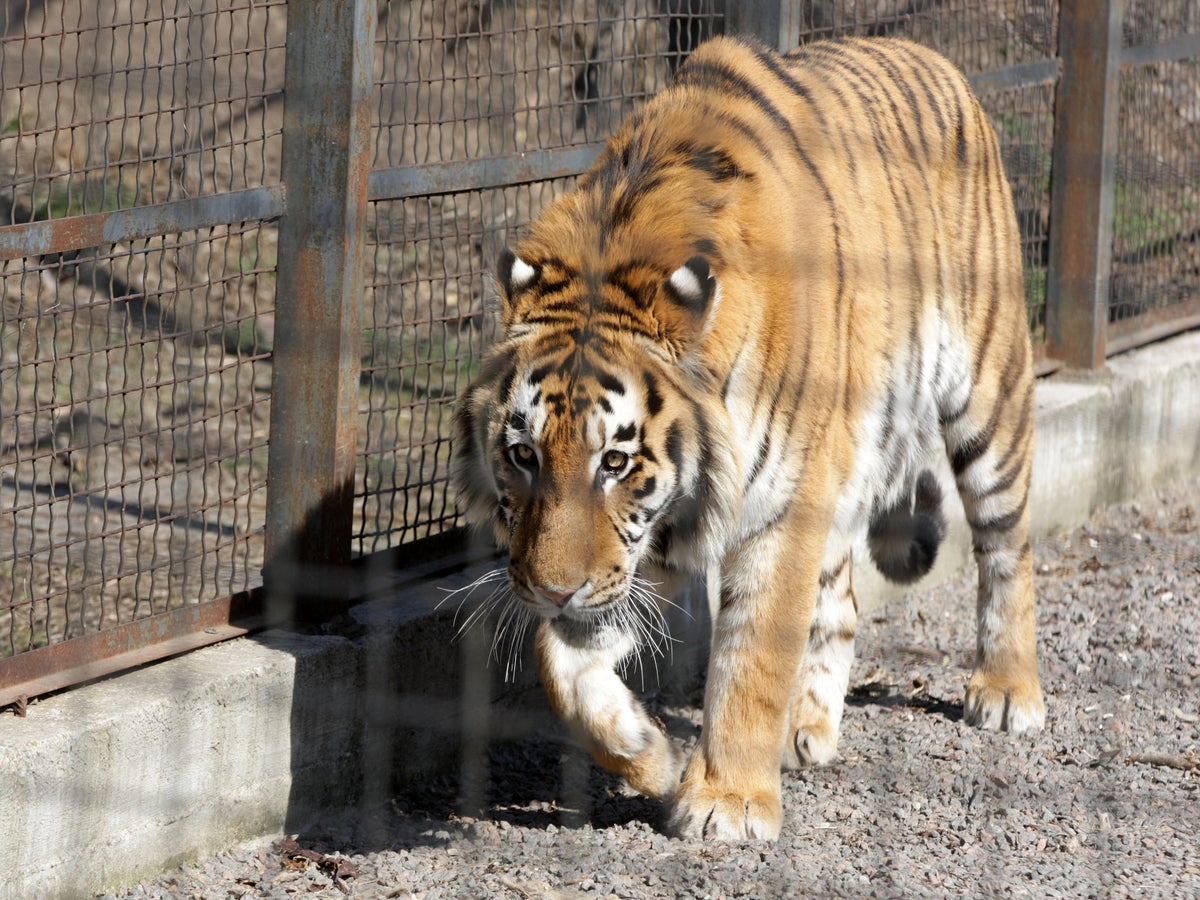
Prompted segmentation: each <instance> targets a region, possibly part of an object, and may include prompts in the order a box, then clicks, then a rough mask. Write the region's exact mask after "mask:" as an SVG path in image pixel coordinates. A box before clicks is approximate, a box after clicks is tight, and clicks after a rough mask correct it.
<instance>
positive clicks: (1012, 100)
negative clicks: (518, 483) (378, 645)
mask: <svg viewBox="0 0 1200 900" xmlns="http://www.w3.org/2000/svg"><path fill="white" fill-rule="evenodd" d="M0 29H2V32H0V34H2V36H0V47H2V51H0V52H2V58H0V77H2V84H0V262H2V265H3V269H2V271H0V279H2V282H3V297H2V300H3V307H2V312H0V705H5V704H11V703H17V704H18V706H19V705H20V704H21V703H22V702H23V698H24V697H27V696H34V695H37V694H41V693H45V692H47V691H51V690H55V689H58V688H61V687H64V686H68V685H71V684H76V683H79V682H81V681H83V680H86V679H89V678H92V677H96V676H98V675H101V674H105V673H108V672H112V671H116V670H119V669H121V668H124V667H127V666H130V665H134V664H137V663H141V662H145V661H148V660H151V659H155V658H159V657H163V656H166V655H169V654H172V653H176V652H179V651H181V650H184V649H187V648H190V647H195V646H199V645H202V644H205V643H210V642H213V641H217V640H221V639H224V638H227V637H229V636H231V635H235V634H240V633H244V632H245V631H246V630H247V629H250V628H254V627H258V626H260V625H261V624H262V623H263V622H266V621H270V620H272V619H273V618H274V617H278V616H307V617H312V618H320V617H325V616H329V615H332V614H335V613H336V612H338V611H339V610H341V609H344V608H345V607H346V605H347V604H348V603H349V602H351V601H352V600H353V599H354V598H355V596H357V595H359V594H361V592H362V591H363V590H364V583H365V582H364V578H363V572H364V571H366V570H368V569H370V567H371V566H372V565H374V564H376V563H379V562H381V561H382V562H384V563H386V565H387V566H393V565H409V564H411V563H412V562H413V561H421V560H423V559H426V558H428V557H430V556H431V555H433V554H435V553H438V552H443V550H444V549H445V548H446V547H452V546H453V536H454V535H456V534H458V531H457V527H458V525H459V519H458V515H457V513H456V510H455V507H454V503H453V498H452V497H451V496H450V495H449V494H448V492H447V466H448V459H449V452H450V446H449V441H448V436H449V428H448V422H449V415H450V411H451V404H452V402H453V398H454V397H455V395H456V394H457V393H458V392H459V390H461V389H462V388H463V386H464V385H465V384H466V383H467V380H468V378H469V377H470V376H471V374H472V372H473V371H474V370H475V367H476V365H477V362H478V361H479V359H480V356H481V354H482V352H483V350H484V348H485V347H486V346H487V345H488V343H489V341H490V340H492V339H493V337H494V334H493V327H494V326H493V319H492V316H491V313H490V307H489V292H490V287H489V274H488V273H489V271H490V269H491V266H492V263H493V261H494V260H495V259H496V256H497V254H498V252H499V250H500V248H502V247H503V246H504V245H505V244H507V243H511V242H513V241H514V240H515V237H516V235H518V234H519V233H520V230H521V229H522V227H523V226H524V225H525V224H526V223H528V222H529V221H530V219H531V218H532V217H533V216H534V215H536V213H537V212H538V210H539V209H541V208H542V207H543V206H544V205H545V204H546V203H547V202H548V200H549V199H550V198H552V197H553V196H555V195H556V194H558V193H560V192H561V191H563V190H565V189H567V188H569V187H570V185H571V184H572V183H573V180H574V178H575V177H576V176H578V175H579V174H580V173H581V172H583V171H584V170H585V169H586V168H587V167H588V165H589V164H590V163H591V162H592V161H593V160H594V159H595V158H596V156H597V155H598V153H599V150H600V147H601V146H602V143H603V141H604V139H605V137H606V135H608V134H609V133H610V132H611V131H612V130H613V128H614V127H615V126H616V124H617V123H618V122H620V121H621V120H622V119H623V118H624V117H625V116H626V115H627V114H628V113H629V112H630V111H632V110H634V109H636V108H638V106H639V105H640V104H641V103H642V102H643V101H644V100H645V99H646V98H647V97H649V96H650V95H652V94H654V93H655V92H656V91H658V90H659V89H661V88H662V87H663V86H664V85H666V84H667V83H668V82H669V81H670V78H671V76H672V72H673V71H674V69H675V68H676V67H677V66H678V64H679V63H680V61H681V60H682V59H683V58H684V57H685V56H686V54H687V53H688V52H689V51H690V49H691V48H693V47H694V46H696V45H697V44H698V43H699V42H701V41H702V40H704V39H705V38H707V37H709V36H711V35H713V34H717V33H720V32H735V31H741V32H751V33H755V34H757V35H759V36H760V37H762V38H763V39H764V40H766V41H767V42H768V43H771V44H773V45H777V46H779V47H781V48H782V49H787V48H790V47H793V46H795V45H797V44H799V43H803V42H805V41H809V40H813V39H818V38H823V37H831V36H837V35H845V34H876V35H884V34H895V35H905V36H908V37H911V38H913V39H915V40H917V41H920V42H922V43H925V44H928V45H931V46H933V47H935V48H937V49H938V50H941V51H942V52H943V53H945V54H947V55H948V56H949V57H950V58H951V59H953V60H954V61H955V62H956V63H957V64H958V65H959V66H961V67H962V68H963V70H964V71H965V72H966V73H967V74H968V76H969V77H970V78H971V80H972V82H973V84H974V86H975V88H976V90H977V92H978V93H979V94H980V96H981V98H982V100H983V103H984V106H985V108H986V109H987V111H988V113H989V114H990V116H991V118H992V122H993V124H994V125H995V128H996V130H997V132H998V134H999V135H1000V139H1001V143H1002V145H1003V150H1004V156H1005V162H1006V165H1007V169H1008V173H1009V176H1010V179H1011V181H1012V185H1013V190H1014V194H1015V198H1016V204H1017V210H1018V216H1019V220H1020V227H1021V233H1022V236H1023V248H1024V255H1025V263H1026V288H1027V303H1028V310H1029V323H1030V327H1031V329H1032V332H1033V335H1034V341H1035V347H1036V355H1037V365H1038V367H1039V371H1041V372H1043V373H1046V372H1050V371H1053V370H1054V369H1056V368H1059V367H1061V366H1068V367H1075V368H1092V367H1098V366H1102V365H1103V364H1104V359H1105V358H1106V356H1107V355H1108V354H1110V353H1112V352H1117V351H1119V350H1123V349H1126V348H1129V347H1133V346H1137V345H1141V344H1144V343H1146V342H1148V341H1151V340H1154V339H1156V338H1159V337H1162V336H1164V335H1167V334H1170V333H1173V332H1176V331H1181V330H1184V329H1186V328H1190V327H1193V326H1195V325H1197V324H1200V292H1198V291H1197V282H1198V281H1200V4H1196V3H1191V2H1186V0H1131V2H1128V3H1126V4H1122V3H1120V2H1117V0H1088V2H1085V0H1061V2H1054V0H1000V2H995V0H978V2H975V0H945V2H938V0H918V2H907V0H905V2H901V0H807V2H787V0H785V2H779V0H775V2H746V3H734V2H722V0H634V2H617V0H590V2H584V0H541V2H534V0H449V2H442V0H404V2H400V0H396V2H378V3H376V2H366V0H304V2H300V0H294V2H291V3H287V2H285V0H191V2H187V3H184V2H182V0H3V3H2V4H0ZM268 473H269V476H270V477H269V479H268ZM447 535H450V536H451V537H447ZM439 542H440V543H439ZM264 572H265V583H266V589H264Z"/></svg>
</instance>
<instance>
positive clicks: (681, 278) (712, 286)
mask: <svg viewBox="0 0 1200 900" xmlns="http://www.w3.org/2000/svg"><path fill="white" fill-rule="evenodd" d="M663 289H664V293H665V294H666V295H667V298H668V300H669V301H670V302H669V303H668V304H666V305H665V306H666V308H663V307H662V306H660V308H659V315H660V317H661V318H662V319H663V320H664V322H665V324H666V326H667V333H668V335H669V336H670V338H671V340H672V342H673V343H676V344H677V345H679V346H680V348H681V349H684V350H685V351H686V350H688V349H691V346H692V344H693V343H694V342H695V341H696V340H697V339H698V338H699V337H700V336H701V335H702V334H703V333H704V331H705V327H706V325H707V323H708V319H709V316H710V315H711V313H712V309H713V306H714V303H713V301H714V298H715V297H716V294H717V279H716V276H715V275H713V274H712V270H711V269H710V267H709V265H708V260H707V259H705V258H704V257H703V256H693V257H692V258H691V259H689V260H688V261H687V262H685V263H684V264H683V265H682V266H680V267H679V268H678V269H676V270H675V271H674V272H672V273H671V277H670V278H668V279H667V283H666V284H665V285H664V286H663Z"/></svg>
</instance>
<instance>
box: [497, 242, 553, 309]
mask: <svg viewBox="0 0 1200 900" xmlns="http://www.w3.org/2000/svg"><path fill="white" fill-rule="evenodd" d="M541 277H542V272H541V269H539V268H538V267H537V266H531V265H530V264H529V263H527V262H525V260H523V259H521V257H519V256H517V254H515V253H513V252H512V251H511V250H509V249H508V248H507V247H505V248H504V251H503V252H502V253H501V254H500V261H499V262H498V263H497V265H496V283H497V284H498V285H499V286H500V303H501V305H502V307H503V309H504V321H505V323H506V324H508V323H510V322H511V320H512V311H513V295H514V294H516V293H518V292H520V291H523V290H525V288H527V287H530V286H531V285H533V284H534V283H535V282H537V280H538V279H539V278H541Z"/></svg>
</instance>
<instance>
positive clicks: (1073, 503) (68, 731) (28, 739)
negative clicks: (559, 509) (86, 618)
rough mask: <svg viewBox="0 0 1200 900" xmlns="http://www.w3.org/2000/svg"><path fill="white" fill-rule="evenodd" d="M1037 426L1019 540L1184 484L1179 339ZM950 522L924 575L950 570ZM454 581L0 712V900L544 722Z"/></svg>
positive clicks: (1185, 399)
mask: <svg viewBox="0 0 1200 900" xmlns="http://www.w3.org/2000/svg"><path fill="white" fill-rule="evenodd" d="M1037 427H1038V449H1037V457H1036V461H1035V480H1034V490H1033V497H1032V499H1031V502H1032V504H1033V510H1034V522H1035V532H1036V533H1038V534H1048V533H1054V532H1057V531H1061V530H1064V529H1067V528H1071V527H1074V526H1075V525H1077V524H1079V523H1080V522H1082V521H1084V520H1085V519H1086V518H1087V517H1088V516H1089V515H1090V514H1091V513H1092V512H1093V511H1094V510H1096V509H1097V508H1099V507H1101V506H1104V505H1107V504H1110V503H1114V502H1118V501H1121V500H1125V499H1130V498H1134V497H1137V496H1139V495H1140V494H1143V493H1145V492H1146V491H1147V489H1148V488H1149V487H1151V486H1152V485H1154V484H1157V483H1161V482H1163V481H1167V480H1171V479H1174V478H1178V477H1181V476H1183V475H1186V474H1190V473H1196V472H1200V332H1195V333H1191V334H1186V335H1182V336H1179V337H1176V338H1173V339H1171V340H1169V341H1164V342H1161V343H1158V344H1154V345H1151V346H1149V347H1145V348H1143V349H1141V350H1138V351H1135V352H1132V353H1129V354H1126V355H1124V356H1121V357H1119V358H1117V359H1114V360H1112V361H1111V362H1110V364H1109V367H1108V369H1107V371H1105V372H1104V373H1101V374H1100V375H1097V376H1086V377H1079V376H1073V375H1069V374H1068V375H1059V376H1055V377H1052V378H1049V379H1045V380H1043V381H1041V382H1039V384H1038V393H1037ZM945 474H946V473H945V472H943V475H945ZM958 519H959V520H958V521H953V522H952V525H951V540H950V542H949V545H948V546H947V547H946V549H945V550H944V551H943V553H942V555H941V559H940V560H939V564H938V566H937V568H936V569H935V571H934V572H933V573H932V574H931V575H930V578H929V579H928V581H936V580H940V579H943V578H945V577H948V576H949V575H950V574H952V573H953V572H955V571H957V570H958V569H959V568H961V566H962V565H963V564H964V563H965V562H966V560H967V558H968V545H969V541H968V538H967V533H966V529H965V526H964V525H963V524H962V522H961V510H960V511H958ZM469 577H470V575H469V574H468V573H461V572H460V573H455V574H450V573H444V572H443V573H437V574H436V575H432V576H430V578H428V579H426V580H424V581H414V580H413V579H412V578H409V579H408V580H407V582H406V583H405V584H404V585H403V586H402V587H400V588H398V589H397V590H396V591H395V592H394V593H393V594H392V596H394V597H397V598H399V599H395V600H391V601H388V602H386V603H385V602H382V601H377V602H374V603H371V604H364V605H363V606H360V607H357V608H356V609H355V610H354V611H353V615H352V617H351V618H352V621H351V622H350V623H349V624H348V625H346V626H344V627H342V628H341V633H337V634H320V635H299V634H292V633H286V632H280V631H273V632H267V633H264V634H261V635H258V636H255V637H252V638H243V639H239V640H235V641H231V642H229V643H226V644H222V645H219V646H215V647H209V648H206V649H204V650H199V651H196V652H194V653H189V654H186V655H183V656H180V657H177V658H175V659H172V660H168V661H165V662H162V663H159V664H156V665H154V666H150V667H146V668H144V669H140V670H138V671H134V672H130V673H128V674H125V675H122V676H120V677H117V678H113V679H110V680H108V681H105V682H102V683H98V684H93V685H89V686H85V687H82V688H79V689H77V690H74V691H69V692H66V693H64V694H62V695H59V696H56V697H51V698H48V699H46V700H44V701H42V702H40V703H37V704H35V705H33V706H31V707H30V709H29V715H28V717H27V718H24V719H18V718H16V717H13V716H2V717H0V785H3V787H2V788H0V847H3V848H4V850H5V855H6V857H7V858H6V861H5V864H4V865H3V866H0V896H4V897H78V896H83V895H88V894H93V893H95V892H98V891H101V890H103V889H104V888H106V887H109V888H111V887H114V886H118V885H121V884H129V883H132V882H135V881H137V880H138V879H140V878H143V877H147V876H152V875H155V874H157V873H160V872H162V871H163V870H165V869H168V868H170V867H172V866H174V865H177V864H179V863H180V862H183V861H186V860H190V859H195V858H197V857H201V856H204V855H207V854H209V853H212V852H215V851H217V850H220V849H222V848H224V847H227V846H229V845H230V844H232V843H235V842H237V841H240V840H246V839H249V838H253V837H256V836H260V835H267V834H278V833H281V832H294V831H301V830H303V829H304V828H305V827H306V826H307V825H308V824H310V823H312V822H314V821H316V820H317V819H318V818H319V817H321V816H322V815H323V814H329V813H333V812H337V811H342V812H344V811H346V810H348V809H349V810H352V809H353V808H354V807H355V806H356V805H358V804H363V805H374V804H376V803H381V802H385V801H386V800H387V798H388V797H389V796H390V793H389V792H390V791H391V790H393V789H394V787H395V786H396V785H397V783H402V782H403V781H405V780H408V779H412V778H420V777H426V776H427V775H428V774H429V773H431V772H435V771H446V770H448V769H452V768H455V767H457V768H458V769H459V770H460V771H461V772H463V773H465V774H468V775H469V773H470V772H472V771H474V770H476V769H478V767H479V765H480V764H481V759H482V757H481V754H482V752H483V749H482V748H483V746H484V742H485V740H486V739H487V738H488V737H495V736H515V735H519V734H528V733H531V732H533V731H535V730H537V729H541V728H545V727H553V726H552V725H549V724H548V721H549V720H548V719H547V718H546V714H545V712H544V708H543V707H542V705H541V703H540V692H539V691H538V690H537V689H536V685H535V678H534V675H533V673H532V667H531V666H528V665H526V666H525V667H524V669H523V670H522V671H521V672H520V673H519V674H518V677H517V679H516V680H515V682H514V683H509V684H504V683H500V682H499V675H498V673H497V671H496V666H495V665H493V666H491V667H487V668H485V667H481V666H479V665H476V664H475V660H476V659H477V658H479V657H486V655H487V653H488V650H489V646H488V643H487V642H488V640H489V639H488V637H487V636H486V635H484V634H483V633H482V632H480V631H474V632H468V634H467V636H466V637H465V638H464V639H463V640H461V641H456V640H454V637H455V634H456V632H457V630H458V626H457V624H456V623H455V621H454V610H452V609H442V610H439V609H437V608H436V606H437V602H438V600H439V598H440V597H441V594H440V593H439V592H438V591H437V590H436V588H437V587H447V586H448V587H459V586H462V585H464V584H466V583H468V580H469ZM881 584H882V582H881V580H879V579H872V577H871V576H870V575H869V573H867V572H866V571H864V572H863V573H862V581H860V582H859V585H858V587H859V592H860V594H861V595H862V596H863V597H864V599H865V598H867V597H871V596H878V597H880V598H884V597H886V596H887V595H888V592H887V591H883V590H878V588H879V586H880V585H881ZM918 589H919V588H918ZM694 664H695V657H690V658H688V657H685V658H683V659H682V660H681V661H680V662H679V665H681V666H683V667H685V668H688V667H692V666H693V665H694ZM464 726H465V727H464ZM464 738H465V739H464ZM467 781H468V782H469V778H468V779H467Z"/></svg>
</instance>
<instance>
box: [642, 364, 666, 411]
mask: <svg viewBox="0 0 1200 900" xmlns="http://www.w3.org/2000/svg"><path fill="white" fill-rule="evenodd" d="M642 382H643V384H644V385H645V386H646V412H648V413H649V414H650V415H651V416H657V415H658V414H659V413H660V412H662V408H663V398H662V394H661V393H659V390H658V376H656V375H655V374H654V373H653V372H651V371H650V370H649V369H647V370H646V371H644V372H643V373H642Z"/></svg>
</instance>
